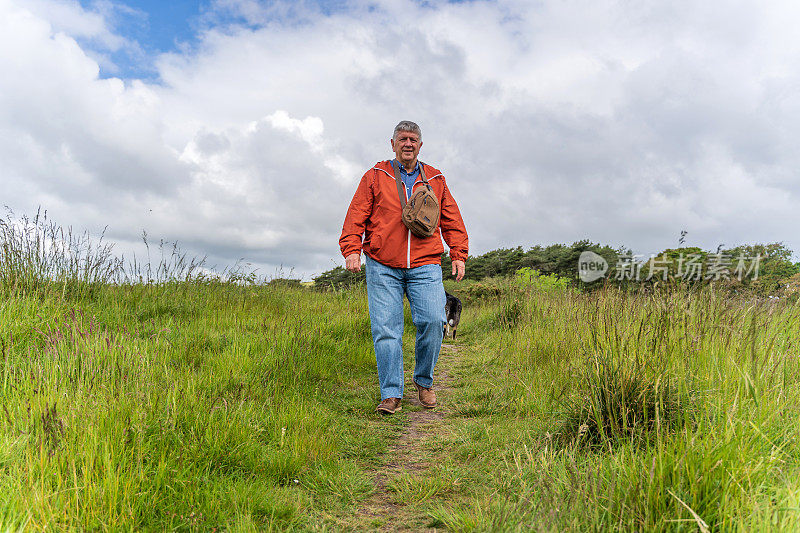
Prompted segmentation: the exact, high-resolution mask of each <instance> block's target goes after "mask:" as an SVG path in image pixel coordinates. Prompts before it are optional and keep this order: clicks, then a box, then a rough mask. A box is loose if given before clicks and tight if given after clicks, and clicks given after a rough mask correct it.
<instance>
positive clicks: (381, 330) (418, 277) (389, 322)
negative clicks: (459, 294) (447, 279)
mask: <svg viewBox="0 0 800 533" xmlns="http://www.w3.org/2000/svg"><path fill="white" fill-rule="evenodd" d="M365 255H366V254H365ZM366 261H367V272H366V273H367V300H368V301H369V319H370V324H371V325H372V340H373V343H374V345H375V359H376V361H377V363H378V381H379V383H380V386H381V399H382V400H385V399H386V398H402V397H403V385H404V384H405V379H404V376H403V294H405V295H406V296H407V297H408V303H409V304H411V318H412V319H413V321H414V325H415V326H416V328H417V342H416V344H415V345H414V357H415V366H414V381H416V382H417V383H418V384H419V385H421V386H423V387H431V386H432V385H433V369H434V367H435V366H436V361H437V360H438V359H439V350H440V349H441V347H442V334H443V331H444V324H445V314H444V305H445V301H446V298H445V295H444V286H443V285H442V267H441V266H440V265H423V266H420V267H415V268H392V267H387V266H386V265H384V264H382V263H379V262H378V261H375V260H374V259H372V258H371V257H369V256H366Z"/></svg>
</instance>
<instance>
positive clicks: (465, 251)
mask: <svg viewBox="0 0 800 533" xmlns="http://www.w3.org/2000/svg"><path fill="white" fill-rule="evenodd" d="M442 181H443V182H444V190H443V191H442V214H441V216H440V217H439V227H440V228H441V229H442V237H444V242H445V243H447V246H448V247H449V248H450V259H452V260H453V261H466V260H467V255H469V238H468V237H467V228H466V227H465V226H464V220H462V218H461V212H460V211H459V210H458V205H457V204H456V201H455V199H454V198H453V195H451V194H450V189H449V188H448V187H447V182H446V181H444V176H442Z"/></svg>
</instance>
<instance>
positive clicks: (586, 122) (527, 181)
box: [0, 0, 800, 273]
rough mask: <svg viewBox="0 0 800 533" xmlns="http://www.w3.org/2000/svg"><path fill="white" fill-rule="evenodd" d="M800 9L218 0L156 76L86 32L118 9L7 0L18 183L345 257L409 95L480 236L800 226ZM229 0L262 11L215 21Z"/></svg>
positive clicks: (626, 240)
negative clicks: (349, 213)
mask: <svg viewBox="0 0 800 533" xmlns="http://www.w3.org/2000/svg"><path fill="white" fill-rule="evenodd" d="M108 9H113V5H112V6H111V7H110V8H109V6H108V4H106V12H108ZM721 10H723V11H724V12H725V13H724V16H720V12H721ZM797 11H798V8H797V7H795V5H794V4H791V3H784V4H781V3H769V4H763V3H756V2H738V3H735V4H730V3H724V2H711V3H706V4H703V5H702V6H697V5H695V4H692V5H689V4H682V3H680V2H679V3H673V2H660V3H648V4H635V3H634V4H631V3H618V2H614V3H611V2H594V3H589V2H581V3H575V2H555V1H553V2H537V3H531V2H524V1H521V0H519V1H515V0H503V1H498V2H481V1H475V2H465V3H456V4H448V3H444V2H433V3H426V4H425V5H421V4H419V3H416V2H412V1H405V0H403V1H388V0H386V1H382V2H353V3H351V4H349V5H347V6H345V8H343V9H341V10H339V11H335V12H334V13H331V14H323V13H321V12H320V10H319V9H316V8H314V7H313V4H310V3H305V4H302V3H301V4H297V3H270V7H269V8H266V7H264V6H263V5H262V4H261V3H258V2H249V1H243V0H235V1H234V0H226V1H224V2H223V1H219V2H216V3H215V4H212V6H211V8H210V11H209V12H208V13H207V14H206V15H207V21H208V24H209V26H208V28H207V29H206V30H205V31H204V33H203V34H202V35H201V36H200V43H199V45H198V46H197V47H196V49H194V50H192V51H187V52H185V53H183V52H181V53H172V54H165V55H163V56H161V57H159V58H158V59H157V61H156V68H157V69H158V72H159V74H160V83H159V84H152V83H146V82H142V81H132V80H128V81H125V82H123V81H121V80H117V79H99V65H98V58H97V54H96V52H95V51H92V50H89V49H87V48H85V47H86V46H89V45H86V44H81V43H85V42H89V41H92V40H93V41H92V42H95V43H101V45H102V46H101V45H97V47H105V48H106V49H108V50H113V49H114V47H115V46H117V47H119V46H127V45H126V44H125V43H126V38H125V37H123V36H120V35H119V34H118V32H116V31H115V30H114V27H113V24H112V23H111V22H109V17H108V16H107V15H103V10H100V9H98V10H96V11H87V10H84V9H82V8H81V7H80V5H79V4H78V3H77V2H56V1H55V0H36V1H35V2H25V3H14V2H10V1H9V0H0V176H2V178H0V179H2V202H1V203H5V204H8V205H11V206H12V207H14V208H15V209H16V210H17V211H28V212H30V211H31V210H34V209H35V207H36V206H37V205H43V206H45V207H47V208H48V209H50V211H51V216H54V217H56V218H58V219H59V220H61V221H63V222H64V223H68V224H72V225H75V226H88V227H89V228H91V229H97V228H102V227H103V226H105V225H106V224H108V225H109V226H110V228H109V234H110V235H111V236H112V237H114V238H116V239H118V240H119V241H120V242H122V243H128V242H133V241H135V240H136V238H137V235H139V234H140V233H141V230H142V229H143V228H144V229H147V231H148V232H149V233H150V234H151V235H156V236H163V237H164V238H167V239H170V240H174V239H177V240H179V241H181V242H183V243H184V244H185V245H186V246H188V247H190V249H191V250H192V251H193V252H195V253H198V254H205V253H208V254H209V255H210V256H211V257H212V259H213V260H214V261H215V262H218V263H219V264H230V263H232V262H233V261H234V260H236V259H238V258H240V257H244V258H246V259H248V260H251V261H253V262H255V263H257V264H260V265H263V266H264V268H265V269H266V270H267V271H269V270H270V269H274V268H275V267H276V266H277V265H281V264H282V265H284V266H285V267H287V268H289V267H296V268H297V270H298V272H300V273H310V272H313V271H316V272H319V271H321V270H324V269H327V268H330V267H331V266H333V265H334V264H338V262H339V261H340V258H339V256H338V247H337V238H338V234H339V231H340V229H341V222H342V219H343V217H344V212H345V209H346V207H347V204H348V203H349V200H350V198H351V196H352V193H353V191H354V187H355V184H356V182H357V180H358V179H359V178H360V176H361V174H362V173H363V172H364V171H365V170H366V169H367V168H369V167H370V166H371V165H372V164H373V163H374V162H375V161H377V160H380V159H386V158H389V157H391V156H392V154H391V152H390V151H389V142H388V140H389V137H390V135H391V129H392V127H393V126H394V124H395V123H396V122H397V121H399V120H401V119H411V120H416V121H417V122H419V123H420V125H421V126H422V128H423V131H424V141H425V146H424V148H423V151H422V155H421V157H422V159H423V160H425V161H426V162H430V163H432V164H434V165H435V166H437V167H439V168H441V169H442V170H443V171H444V172H445V175H446V176H447V178H448V183H449V185H450V187H451V189H452V190H453V192H454V194H455V195H456V198H457V200H458V201H459V204H460V206H461V210H462V213H463V214H464V217H465V220H466V223H467V226H468V229H469V230H470V237H471V243H472V248H473V251H475V252H478V253H480V252H483V251H487V250H489V249H492V248H496V247H498V246H510V245H518V244H520V245H531V244H535V243H550V242H571V241H575V240H579V239H583V238H589V239H593V240H595V241H602V242H604V243H609V244H614V245H617V244H626V245H628V246H631V247H633V248H634V249H636V250H637V251H640V252H645V253H647V252H657V251H659V250H661V249H663V248H665V247H668V246H674V245H675V244H676V241H677V238H678V235H679V232H680V230H682V229H686V230H688V231H689V241H690V242H691V243H692V244H698V245H701V246H705V247H708V248H715V247H716V244H718V243H720V242H724V243H726V244H728V245H734V244H738V243H741V242H745V241H749V242H754V241H774V240H783V241H785V242H787V243H788V244H789V245H790V246H791V247H793V248H795V249H800V241H798V240H797V239H796V237H795V235H794V232H793V231H792V229H793V228H794V227H796V226H797V225H798V223H800V214H798V213H797V212H796V209H794V208H793V206H794V204H796V201H797V196H798V185H797V183H798V180H797V170H796V169H797V168H800V167H799V166H798V163H799V162H798V161H797V155H796V150H795V149H794V144H795V143H794V139H795V138H796V137H797V134H798V133H799V132H798V128H799V126H798V124H800V121H798V118H800V117H799V116H798V115H800V106H798V104H797V101H798V100H797V98H796V91H797V90H796V87H797V86H798V83H799V82H800V76H799V75H800V68H799V67H798V66H797V63H796V61H795V59H794V58H795V57H796V54H797V51H798V49H800V38H798V37H797V36H796V32H794V30H793V27H792V26H791V24H790V21H792V20H797V15H798V13H797ZM231 13H232V14H234V15H236V16H238V17H241V19H242V20H245V21H246V22H247V24H248V26H246V27H245V26H230V25H229V26H223V25H221V24H222V23H221V22H220V21H224V20H226V17H225V16H224V15H226V14H227V15H230V14H231ZM215 21H216V22H215ZM97 47H95V48H97Z"/></svg>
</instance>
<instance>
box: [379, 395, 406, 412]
mask: <svg viewBox="0 0 800 533" xmlns="http://www.w3.org/2000/svg"><path fill="white" fill-rule="evenodd" d="M402 409H403V408H402V407H400V398H386V399H385V400H383V401H381V403H379V404H378V408H377V409H375V410H376V411H378V412H379V413H381V414H384V415H393V414H394V412H395V411H400V410H402Z"/></svg>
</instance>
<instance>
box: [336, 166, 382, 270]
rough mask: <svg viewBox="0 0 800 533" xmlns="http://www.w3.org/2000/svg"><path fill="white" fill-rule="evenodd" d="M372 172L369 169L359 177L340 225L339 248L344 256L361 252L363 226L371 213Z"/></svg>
mask: <svg viewBox="0 0 800 533" xmlns="http://www.w3.org/2000/svg"><path fill="white" fill-rule="evenodd" d="M374 173H375V171H374V170H373V169H370V170H368V171H367V172H366V174H364V175H363V176H362V177H361V182H360V183H359V184H358V188H357V189H356V193H355V194H354V195H353V200H352V201H351V202H350V207H348V208H347V214H346V215H345V217H344V224H343V225H342V236H341V237H339V248H340V249H341V250H342V255H343V256H344V257H347V256H348V255H350V254H357V253H361V242H362V238H363V235H364V228H365V227H366V225H367V220H369V217H370V215H372V203H373V191H372V177H373V174H374Z"/></svg>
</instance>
